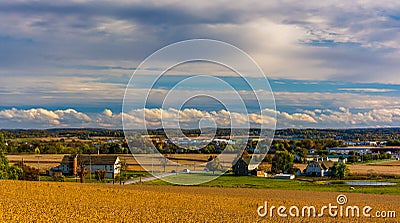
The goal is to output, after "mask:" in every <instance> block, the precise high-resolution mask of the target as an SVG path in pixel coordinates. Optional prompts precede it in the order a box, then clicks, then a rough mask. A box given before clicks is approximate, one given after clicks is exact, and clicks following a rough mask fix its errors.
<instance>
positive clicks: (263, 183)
mask: <svg viewBox="0 0 400 223" xmlns="http://www.w3.org/2000/svg"><path fill="white" fill-rule="evenodd" d="M195 177H196V178H198V177H200V178H204V179H207V176H201V175H200V174H180V175H174V176H169V177H167V178H166V180H169V181H174V182H177V181H178V182H185V180H188V181H189V180H191V178H195ZM328 181H329V182H332V184H326V182H328ZM352 181H353V180H352ZM387 181H390V182H395V183H397V185H393V186H354V188H355V190H352V189H350V186H349V185H346V184H344V181H342V182H339V181H337V180H336V181H333V180H327V181H323V180H318V181H317V180H316V181H314V180H313V179H311V178H303V179H295V180H276V179H271V178H262V177H255V176H240V177H238V176H233V175H223V176H221V177H219V178H217V179H215V180H212V181H210V182H207V183H204V184H201V185H200V186H203V187H231V188H234V187H239V188H269V189H282V190H303V191H329V192H346V193H366V194H396V195H400V180H399V179H391V180H387ZM144 184H147V185H171V183H168V182H166V181H164V180H160V179H158V180H153V181H148V182H145V183H144Z"/></svg>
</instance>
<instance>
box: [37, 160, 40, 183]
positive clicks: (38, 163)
mask: <svg viewBox="0 0 400 223" xmlns="http://www.w3.org/2000/svg"><path fill="white" fill-rule="evenodd" d="M37 157H38V160H37V165H38V180H39V181H40V155H38V156H37Z"/></svg>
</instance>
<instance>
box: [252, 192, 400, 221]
mask: <svg viewBox="0 0 400 223" xmlns="http://www.w3.org/2000/svg"><path fill="white" fill-rule="evenodd" d="M347 202H348V200H347V196H346V195H343V194H340V195H338V196H337V198H336V203H334V204H332V203H329V204H328V205H324V206H321V207H320V208H318V207H315V206H312V205H310V206H308V205H306V206H302V207H299V206H295V205H293V206H290V207H289V208H287V207H286V206H278V207H277V206H273V205H271V206H269V204H268V202H267V201H265V202H264V205H261V206H259V207H258V208H257V214H258V216H260V217H274V216H278V217H282V218H287V217H308V218H310V217H313V218H316V217H324V216H329V217H346V218H351V217H353V218H354V217H361V216H364V217H368V218H396V211H382V210H377V211H373V208H372V207H371V206H369V205H365V206H358V205H347Z"/></svg>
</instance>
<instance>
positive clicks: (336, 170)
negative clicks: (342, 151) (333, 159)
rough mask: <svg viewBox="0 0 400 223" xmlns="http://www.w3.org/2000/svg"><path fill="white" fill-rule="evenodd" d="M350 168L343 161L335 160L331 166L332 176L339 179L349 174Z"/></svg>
mask: <svg viewBox="0 0 400 223" xmlns="http://www.w3.org/2000/svg"><path fill="white" fill-rule="evenodd" d="M349 172H350V170H349V168H348V167H347V165H346V164H345V163H341V162H337V163H335V165H334V166H333V168H332V176H333V177H337V178H339V179H340V180H341V179H343V178H345V177H346V176H347V175H348V174H349Z"/></svg>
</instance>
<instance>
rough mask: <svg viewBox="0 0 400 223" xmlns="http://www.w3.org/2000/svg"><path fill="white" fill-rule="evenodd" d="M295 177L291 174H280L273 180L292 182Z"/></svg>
mask: <svg viewBox="0 0 400 223" xmlns="http://www.w3.org/2000/svg"><path fill="white" fill-rule="evenodd" d="M294 178H295V176H294V175H293V174H284V173H280V174H277V175H275V179H280V180H293V179H294Z"/></svg>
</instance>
